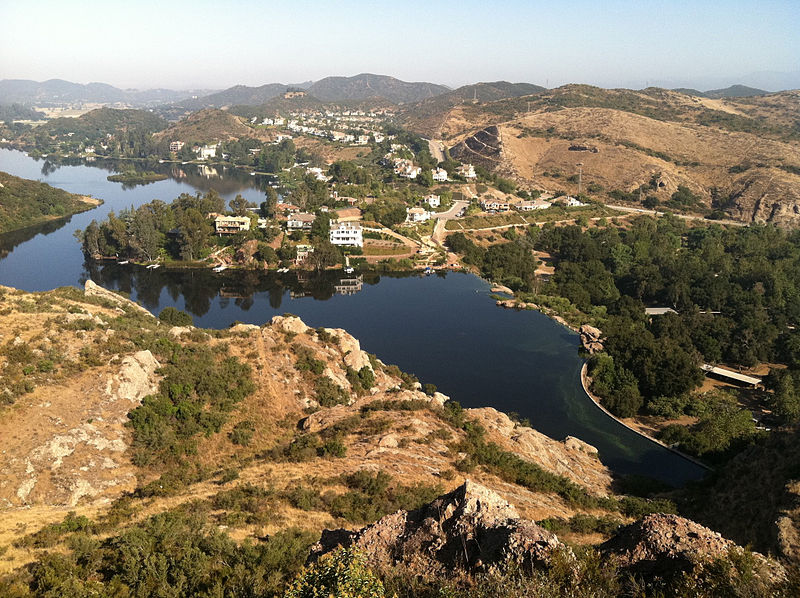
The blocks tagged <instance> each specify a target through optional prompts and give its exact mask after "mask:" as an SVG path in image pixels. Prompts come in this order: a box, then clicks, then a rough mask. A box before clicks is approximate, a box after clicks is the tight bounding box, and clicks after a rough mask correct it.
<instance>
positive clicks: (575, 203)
mask: <svg viewBox="0 0 800 598" xmlns="http://www.w3.org/2000/svg"><path fill="white" fill-rule="evenodd" d="M563 201H564V205H565V206H567V207H568V208H579V207H581V206H585V205H586V204H585V203H583V202H582V201H579V200H577V199H575V198H574V197H565V198H564V200H563Z"/></svg>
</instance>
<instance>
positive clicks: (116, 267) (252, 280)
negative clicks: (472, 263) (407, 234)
mask: <svg viewBox="0 0 800 598" xmlns="http://www.w3.org/2000/svg"><path fill="white" fill-rule="evenodd" d="M386 275H387V274H385V273H384V274H381V273H378V272H366V273H364V274H361V275H358V276H353V275H347V276H344V275H343V274H342V273H341V272H336V271H328V272H320V273H314V272H297V273H293V272H288V273H285V274H278V273H275V272H257V271H252V270H250V271H247V270H245V271H242V270H236V271H230V270H229V271H225V272H222V273H215V272H212V271H211V270H199V269H186V270H166V269H157V270H148V269H146V268H143V267H138V266H133V265H129V264H126V265H120V264H116V263H97V262H87V263H86V264H85V272H84V277H83V280H82V282H85V281H86V280H87V279H91V280H93V281H94V282H96V283H97V284H99V285H100V286H102V287H105V288H109V289H116V290H119V291H123V292H125V293H127V294H129V295H131V296H132V297H135V298H136V300H137V301H139V303H141V304H142V305H143V306H145V307H146V308H147V309H149V310H151V311H153V312H158V311H159V307H160V306H161V305H162V303H163V301H162V294H163V293H165V292H166V293H167V294H168V295H169V296H170V297H171V298H172V301H173V302H176V301H178V299H179V298H180V297H183V300H184V303H185V305H186V311H188V312H189V313H191V314H192V315H195V316H201V317H202V316H204V315H206V314H207V313H208V312H209V311H210V310H211V308H212V305H213V304H214V302H215V300H216V298H217V297H219V298H220V301H219V307H221V308H223V309H224V308H225V307H227V306H229V305H230V304H231V303H233V304H234V305H236V306H237V307H238V308H239V309H241V310H243V311H248V310H249V309H250V308H251V307H252V306H253V298H254V296H255V295H256V294H260V293H266V294H267V295H268V296H269V304H270V307H272V309H279V308H280V307H281V302H282V301H283V298H284V296H285V295H286V292H287V291H288V293H289V296H290V297H291V298H292V299H297V298H300V297H311V298H313V299H316V300H319V301H325V300H327V299H330V298H331V297H333V296H334V295H337V294H338V295H353V294H355V293H358V292H359V291H361V290H362V289H363V285H364V284H367V285H376V284H378V283H379V282H380V281H381V276H386ZM413 275H414V274H413V273H390V274H389V276H391V277H392V278H406V277H409V276H413Z"/></svg>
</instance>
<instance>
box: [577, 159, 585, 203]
mask: <svg viewBox="0 0 800 598" xmlns="http://www.w3.org/2000/svg"><path fill="white" fill-rule="evenodd" d="M576 166H577V167H578V195H580V194H581V190H582V189H583V162H578V164H577V165H576Z"/></svg>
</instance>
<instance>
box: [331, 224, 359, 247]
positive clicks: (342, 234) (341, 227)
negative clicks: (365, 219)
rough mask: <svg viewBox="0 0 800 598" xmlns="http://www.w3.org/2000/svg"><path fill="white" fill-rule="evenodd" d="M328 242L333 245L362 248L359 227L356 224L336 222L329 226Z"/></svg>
mask: <svg viewBox="0 0 800 598" xmlns="http://www.w3.org/2000/svg"><path fill="white" fill-rule="evenodd" d="M329 238H330V242H331V243H332V244H333V245H350V246H355V247H363V246H364V237H363V235H362V232H361V225H360V224H359V223H358V222H338V223H337V224H331V231H330V235H329Z"/></svg>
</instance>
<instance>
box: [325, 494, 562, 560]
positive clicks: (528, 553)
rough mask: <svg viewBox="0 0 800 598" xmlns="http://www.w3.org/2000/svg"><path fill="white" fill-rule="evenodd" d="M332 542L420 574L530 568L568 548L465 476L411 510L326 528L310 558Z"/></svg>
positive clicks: (370, 558)
mask: <svg viewBox="0 0 800 598" xmlns="http://www.w3.org/2000/svg"><path fill="white" fill-rule="evenodd" d="M338 546H344V547H355V548H357V549H359V550H361V551H363V552H364V553H365V554H366V555H367V556H368V558H369V561H370V564H371V565H372V566H375V567H378V568H386V567H392V566H396V565H403V566H406V567H408V568H410V569H412V570H414V571H417V572H419V573H423V574H428V575H430V574H433V575H436V574H445V575H446V574H448V573H449V572H452V571H453V570H454V569H456V568H457V569H460V570H467V571H476V570H481V569H483V568H485V567H487V566H489V565H493V564H498V563H504V562H507V561H509V560H510V561H513V562H516V563H518V564H519V565H521V566H522V567H524V570H530V569H532V568H536V567H544V566H547V565H548V564H549V563H550V560H551V557H552V555H553V553H554V551H561V550H565V551H566V550H568V549H567V548H566V547H565V546H564V545H563V544H562V543H561V542H560V541H559V540H558V538H557V537H556V536H555V534H553V533H551V532H548V531H547V530H545V529H543V528H541V527H539V526H538V525H536V524H535V523H533V522H531V521H525V520H523V519H520V517H519V515H518V513H517V510H516V509H515V508H514V507H513V506H512V505H511V504H509V503H508V502H506V501H505V500H504V499H503V498H501V497H500V496H499V495H498V494H496V493H495V492H493V491H492V490H489V489H488V488H485V487H483V486H481V485H479V484H476V483H474V482H471V481H466V482H465V483H464V484H462V485H461V486H459V487H458V488H456V489H455V490H453V491H452V492H450V493H448V494H445V495H443V496H440V497H439V498H437V499H435V500H434V501H432V502H431V503H429V504H427V505H424V506H422V507H421V508H419V509H416V510H414V511H398V512H397V513H394V514H392V515H387V516H386V517H384V518H382V519H380V520H379V521H377V522H376V523H373V524H372V525H368V526H366V527H364V528H362V529H361V530H358V531H348V530H341V529H340V530H326V531H324V532H323V533H322V538H321V539H320V541H319V542H318V543H317V544H316V545H315V546H314V547H313V548H312V553H311V557H310V559H311V560H316V559H317V558H319V557H320V556H322V555H324V554H326V553H328V552H330V551H332V550H334V549H335V548H336V547H338Z"/></svg>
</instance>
